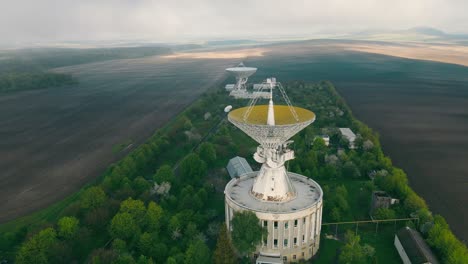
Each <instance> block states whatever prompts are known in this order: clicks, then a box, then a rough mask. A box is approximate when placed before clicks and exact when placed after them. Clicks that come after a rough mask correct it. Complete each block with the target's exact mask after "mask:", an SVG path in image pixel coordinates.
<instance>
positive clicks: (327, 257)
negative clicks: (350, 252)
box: [312, 232, 343, 264]
mask: <svg viewBox="0 0 468 264" xmlns="http://www.w3.org/2000/svg"><path fill="white" fill-rule="evenodd" d="M342 246H343V242H341V241H339V240H334V239H328V238H326V237H325V236H324V235H323V232H322V237H321V238H320V249H319V251H318V253H317V258H316V259H314V260H313V261H312V262H313V263H314V264H315V263H318V264H320V263H323V264H329V263H335V261H336V259H337V256H338V249H339V248H340V247H342Z"/></svg>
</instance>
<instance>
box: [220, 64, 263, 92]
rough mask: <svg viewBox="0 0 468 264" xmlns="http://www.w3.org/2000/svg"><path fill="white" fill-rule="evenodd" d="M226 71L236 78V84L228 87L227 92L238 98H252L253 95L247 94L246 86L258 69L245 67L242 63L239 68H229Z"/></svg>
mask: <svg viewBox="0 0 468 264" xmlns="http://www.w3.org/2000/svg"><path fill="white" fill-rule="evenodd" d="M226 71H227V72H229V73H230V74H232V75H234V76H235V77H236V84H227V85H226V90H228V91H230V92H231V93H230V95H231V96H234V97H237V98H252V95H251V94H249V93H248V92H247V87H246V84H247V80H248V79H249V77H250V76H251V75H252V74H254V73H255V72H256V71H257V68H253V67H245V65H244V64H243V63H240V64H239V65H238V66H237V67H232V68H227V69H226ZM249 96H250V97H249Z"/></svg>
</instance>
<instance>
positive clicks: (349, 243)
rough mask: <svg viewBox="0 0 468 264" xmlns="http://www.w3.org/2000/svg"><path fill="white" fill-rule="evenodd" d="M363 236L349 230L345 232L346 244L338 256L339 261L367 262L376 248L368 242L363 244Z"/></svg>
mask: <svg viewBox="0 0 468 264" xmlns="http://www.w3.org/2000/svg"><path fill="white" fill-rule="evenodd" d="M360 241H361V238H360V237H359V236H358V235H355V234H354V233H353V232H352V231H350V230H348V231H347V232H346V234H345V245H344V246H343V247H342V248H341V253H340V255H339V257H338V262H339V263H346V264H348V263H366V262H367V259H368V258H370V257H372V256H373V255H374V253H375V249H374V248H373V247H371V246H369V245H367V244H365V245H364V246H361V244H360V243H359V242H360Z"/></svg>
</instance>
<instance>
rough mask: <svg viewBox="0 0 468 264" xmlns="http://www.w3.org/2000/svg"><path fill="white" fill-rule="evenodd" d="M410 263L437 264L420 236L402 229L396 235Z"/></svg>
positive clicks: (405, 228)
mask: <svg viewBox="0 0 468 264" xmlns="http://www.w3.org/2000/svg"><path fill="white" fill-rule="evenodd" d="M397 237H398V240H400V243H401V245H402V246H403V248H404V249H405V253H406V255H407V256H408V258H409V259H410V261H411V263H415V264H416V263H431V264H436V263H439V262H438V261H437V258H436V257H435V256H434V254H433V253H432V251H431V249H430V248H429V246H428V245H427V244H426V242H425V241H424V239H423V238H422V237H421V235H420V234H419V233H418V232H417V231H416V230H414V229H411V228H409V227H404V228H402V229H400V231H398V233H397Z"/></svg>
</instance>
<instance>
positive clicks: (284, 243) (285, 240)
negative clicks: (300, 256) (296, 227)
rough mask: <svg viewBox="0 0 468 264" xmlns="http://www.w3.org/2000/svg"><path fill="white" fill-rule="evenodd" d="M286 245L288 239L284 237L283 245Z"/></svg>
mask: <svg viewBox="0 0 468 264" xmlns="http://www.w3.org/2000/svg"><path fill="white" fill-rule="evenodd" d="M287 246H288V239H287V238H285V239H284V241H283V247H287Z"/></svg>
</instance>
